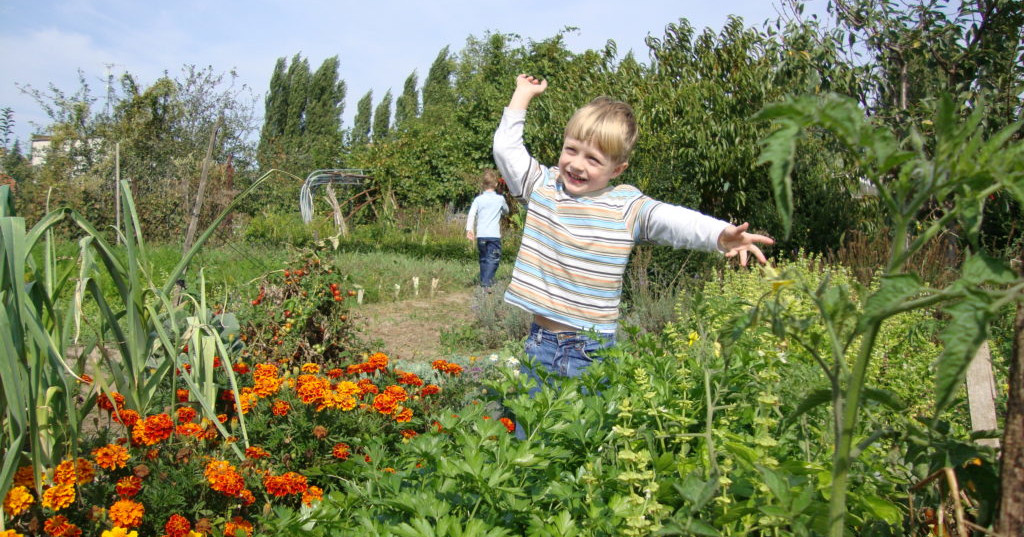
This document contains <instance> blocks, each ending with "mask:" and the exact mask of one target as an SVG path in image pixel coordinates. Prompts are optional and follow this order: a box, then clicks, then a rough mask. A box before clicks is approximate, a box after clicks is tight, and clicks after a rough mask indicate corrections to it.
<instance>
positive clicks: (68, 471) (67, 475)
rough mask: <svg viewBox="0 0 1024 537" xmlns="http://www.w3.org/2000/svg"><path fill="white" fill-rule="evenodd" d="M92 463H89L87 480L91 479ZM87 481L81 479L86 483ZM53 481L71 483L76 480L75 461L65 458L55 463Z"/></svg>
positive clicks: (61, 483) (59, 483)
mask: <svg viewBox="0 0 1024 537" xmlns="http://www.w3.org/2000/svg"><path fill="white" fill-rule="evenodd" d="M92 473H93V472H92V465H91V464H90V465H89V476H88V477H89V481H91V480H92ZM89 481H82V482H83V483H88V482H89ZM53 482H54V483H55V484H58V485H64V484H67V485H73V484H75V483H76V482H78V475H77V472H76V471H75V461H73V460H71V459H67V460H64V461H62V462H61V463H60V464H58V465H57V468H56V469H55V470H54V471H53Z"/></svg>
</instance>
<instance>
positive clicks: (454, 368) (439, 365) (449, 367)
mask: <svg viewBox="0 0 1024 537" xmlns="http://www.w3.org/2000/svg"><path fill="white" fill-rule="evenodd" d="M430 367H433V368H434V369H436V370H437V371H440V372H442V373H447V374H449V375H459V374H461V373H462V366H461V365H459V364H453V363H451V362H448V361H446V360H434V361H433V362H431V363H430Z"/></svg>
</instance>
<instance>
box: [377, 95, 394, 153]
mask: <svg viewBox="0 0 1024 537" xmlns="http://www.w3.org/2000/svg"><path fill="white" fill-rule="evenodd" d="M391 102H392V97H391V90H388V91H387V92H386V93H384V98H383V99H381V100H380V102H379V103H377V108H376V109H375V110H374V112H373V141H374V142H379V141H381V140H383V139H385V138H387V137H388V135H389V134H390V133H391Z"/></svg>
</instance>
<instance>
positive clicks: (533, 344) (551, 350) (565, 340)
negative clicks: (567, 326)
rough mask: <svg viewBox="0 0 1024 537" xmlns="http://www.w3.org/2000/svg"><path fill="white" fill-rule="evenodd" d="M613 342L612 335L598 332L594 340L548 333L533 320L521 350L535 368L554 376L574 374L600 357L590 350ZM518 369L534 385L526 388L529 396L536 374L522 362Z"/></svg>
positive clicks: (534, 390)
mask: <svg viewBox="0 0 1024 537" xmlns="http://www.w3.org/2000/svg"><path fill="white" fill-rule="evenodd" d="M614 344H615V334H602V335H601V338H600V339H594V338H591V337H590V336H589V335H588V334H586V333H583V332H551V331H549V330H545V329H543V328H541V327H539V326H537V323H533V324H532V325H531V326H530V335H529V336H527V337H526V348H525V350H526V354H527V356H529V357H531V358H533V359H534V361H535V364H536V365H537V366H538V367H543V368H544V369H545V370H547V371H548V372H550V373H555V374H556V375H558V376H562V377H578V376H580V375H582V374H583V370H585V369H586V368H587V367H588V366H590V364H591V363H593V361H594V360H599V359H600V357H596V356H594V353H596V352H597V351H599V350H601V349H607V348H608V347H611V346H612V345H614ZM521 372H522V373H524V374H526V375H527V376H529V377H530V378H531V379H532V380H533V381H534V382H535V383H536V384H537V385H536V386H534V387H533V388H531V389H530V396H531V397H533V395H534V394H536V393H537V392H538V391H539V390H540V384H541V380H540V377H539V376H538V375H537V372H536V371H534V370H533V369H531V368H529V367H527V366H526V365H525V364H524V365H523V366H522V368H521Z"/></svg>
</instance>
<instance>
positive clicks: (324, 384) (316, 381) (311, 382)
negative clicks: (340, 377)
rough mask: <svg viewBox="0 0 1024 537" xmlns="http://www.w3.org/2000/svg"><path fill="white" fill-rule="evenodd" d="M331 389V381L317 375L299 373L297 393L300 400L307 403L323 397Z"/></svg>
mask: <svg viewBox="0 0 1024 537" xmlns="http://www.w3.org/2000/svg"><path fill="white" fill-rule="evenodd" d="M330 389H331V383H330V381H328V380H327V379H325V378H322V377H318V376H316V375H299V378H298V380H296V382H295V395H298V396H299V400H300V401H302V402H303V403H306V404H307V405H310V404H313V403H316V402H317V401H319V400H320V399H323V397H324V394H326V393H327V391H328V390H330Z"/></svg>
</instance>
